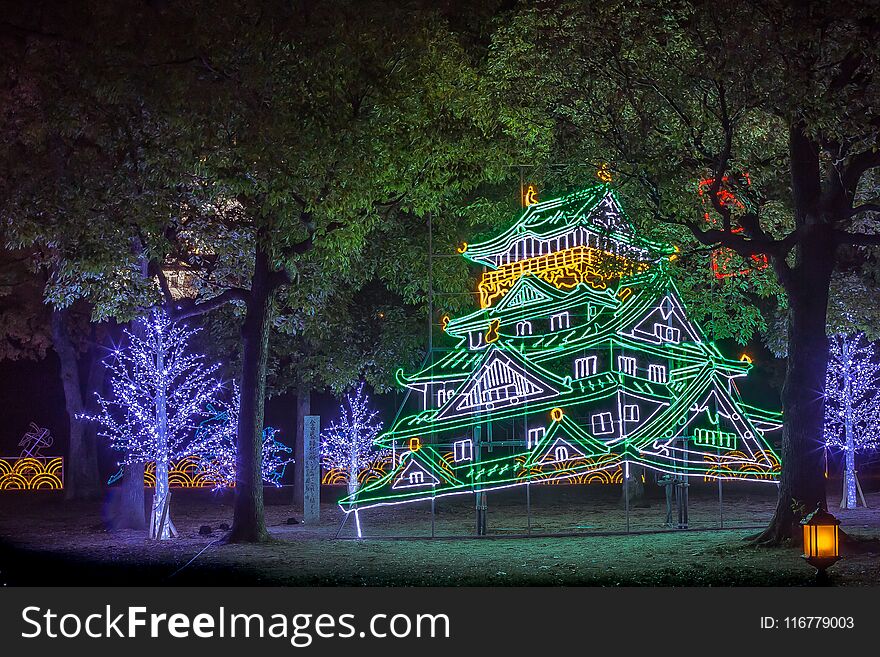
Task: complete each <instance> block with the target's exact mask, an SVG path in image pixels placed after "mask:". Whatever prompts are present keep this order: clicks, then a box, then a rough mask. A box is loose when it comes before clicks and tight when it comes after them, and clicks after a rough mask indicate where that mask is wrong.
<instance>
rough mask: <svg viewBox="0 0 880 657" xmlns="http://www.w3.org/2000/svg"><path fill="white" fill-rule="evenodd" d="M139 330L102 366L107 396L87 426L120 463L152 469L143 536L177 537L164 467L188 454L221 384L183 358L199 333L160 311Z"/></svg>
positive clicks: (200, 359)
mask: <svg viewBox="0 0 880 657" xmlns="http://www.w3.org/2000/svg"><path fill="white" fill-rule="evenodd" d="M142 328H143V330H142V331H138V332H132V331H126V332H125V333H126V335H127V336H128V340H129V345H128V347H127V348H125V349H117V350H115V351H114V352H113V353H112V354H111V355H110V357H109V358H107V359H105V361H104V364H105V366H106V367H107V368H108V369H109V370H110V374H111V377H110V390H111V394H110V396H109V397H108V398H107V399H105V398H103V397H100V396H99V397H98V403H99V405H100V408H101V412H100V414H99V415H96V416H88V419H90V420H93V421H95V422H98V423H99V425H100V429H99V435H100V436H104V437H106V438H108V439H109V440H110V441H111V444H112V446H113V447H114V448H115V449H118V450H120V451H122V452H124V453H125V458H124V459H123V460H122V462H121V463H122V464H125V465H130V464H133V463H145V462H149V461H154V462H155V463H156V487H155V492H154V494H153V511H152V514H151V517H150V528H149V536H150V538H151V539H157V540H165V539H168V538H171V537H173V536H177V529H176V528H175V527H174V523H173V522H172V521H171V514H170V509H169V503H170V491H169V488H168V470H169V464H170V462H171V461H172V460H173V459H177V458H181V457H183V456H186V455H187V454H188V453H189V450H190V441H191V440H192V438H193V435H194V434H195V432H196V430H197V429H198V427H199V422H200V421H201V420H202V419H203V418H204V417H205V416H206V415H207V413H206V411H205V409H206V407H207V406H208V405H209V404H216V403H217V399H216V397H217V395H218V393H219V392H220V388H221V384H220V381H219V380H217V379H216V378H215V377H214V373H215V372H216V370H217V367H218V366H217V365H206V364H205V358H204V356H201V355H196V354H191V353H189V342H190V338H192V336H193V335H195V334H196V333H197V332H198V330H190V329H188V328H187V327H185V326H183V325H182V324H176V323H174V322H173V321H172V320H171V319H170V318H169V317H168V315H167V314H165V313H164V312H162V311H159V310H154V311H153V312H152V313H151V314H150V316H149V317H148V318H146V319H145V320H143V322H142Z"/></svg>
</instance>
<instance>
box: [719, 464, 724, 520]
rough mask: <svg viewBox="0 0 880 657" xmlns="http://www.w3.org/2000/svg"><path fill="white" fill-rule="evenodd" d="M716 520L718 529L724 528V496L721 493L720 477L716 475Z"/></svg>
mask: <svg viewBox="0 0 880 657" xmlns="http://www.w3.org/2000/svg"><path fill="white" fill-rule="evenodd" d="M718 521H719V525H720V529H724V496H723V494H722V493H721V477H718Z"/></svg>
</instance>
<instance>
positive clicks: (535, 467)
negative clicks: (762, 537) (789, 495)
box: [339, 183, 782, 520]
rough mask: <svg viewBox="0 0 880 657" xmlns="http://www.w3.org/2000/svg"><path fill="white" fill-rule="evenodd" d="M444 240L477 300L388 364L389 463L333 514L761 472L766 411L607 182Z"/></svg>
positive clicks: (666, 257) (769, 478)
mask: <svg viewBox="0 0 880 657" xmlns="http://www.w3.org/2000/svg"><path fill="white" fill-rule="evenodd" d="M460 250H462V251H463V255H464V257H465V258H467V259H468V260H470V261H471V262H473V263H475V264H477V265H482V266H483V267H485V268H486V269H485V273H484V274H483V278H482V280H481V281H480V283H479V285H478V291H479V293H480V301H481V308H480V309H479V310H476V311H475V312H472V313H470V314H468V315H465V316H463V317H458V318H455V319H447V318H444V322H443V330H444V332H445V334H446V335H447V336H448V337H449V338H450V339H451V340H452V341H453V342H454V346H453V348H451V349H449V350H448V351H446V352H445V353H441V354H439V355H437V356H436V357H434V356H433V354H432V357H431V359H430V360H429V363H428V364H427V366H426V367H425V368H424V369H422V370H421V371H418V372H415V373H412V374H409V375H404V374H403V372H402V371H399V372H398V376H397V379H398V382H399V384H400V385H401V386H402V387H405V388H408V389H409V391H410V394H409V395H408V397H409V400H410V402H409V404H405V405H404V406H403V407H402V408H401V409H400V411H399V412H398V415H397V418H396V419H395V421H394V422H393V423H392V424H391V425H390V427H389V429H388V430H386V431H385V432H383V433H382V434H380V435H379V436H378V437H377V439H376V447H377V448H380V449H391V450H392V451H393V453H394V454H395V459H394V460H393V461H392V463H391V466H392V467H390V468H389V469H388V471H387V472H386V473H385V474H384V475H383V476H381V477H378V478H375V479H373V480H371V481H368V482H366V483H365V484H364V485H363V486H362V487H361V488H360V489H359V490H358V491H356V492H355V493H354V494H351V495H348V496H347V497H344V498H343V499H342V500H341V501H340V502H339V504H340V506H341V508H342V509H343V510H344V511H355V512H357V511H360V510H364V509H369V508H371V507H376V506H381V505H391V504H402V503H412V502H417V501H421V500H430V499H432V498H439V497H444V496H449V495H460V494H470V493H478V492H484V491H492V490H499V489H505V488H510V487H513V486H524V485H526V484H528V483H551V482H552V483H562V482H573V483H575V482H576V483H590V482H603V483H620V482H622V481H623V478H624V476H629V475H626V473H629V472H630V471H631V469H632V466H636V465H641V466H644V467H646V468H648V469H651V470H654V471H656V472H659V473H670V474H673V475H677V476H680V477H693V478H700V479H703V480H707V481H714V480H718V479H724V480H726V479H731V480H754V481H766V482H769V483H775V482H776V481H777V479H778V476H779V470H780V462H779V457H778V455H777V454H776V453H775V452H774V450H773V448H772V447H771V444H770V440H769V438H770V436H771V434H772V433H773V432H776V431H778V430H779V429H780V428H781V426H782V420H781V414H779V413H776V412H773V411H766V410H762V409H758V408H755V407H753V406H749V405H747V404H745V403H744V402H743V400H742V399H741V397H740V394H739V391H738V389H737V387H736V384H735V380H736V379H737V378H741V377H745V376H746V375H747V373H748V372H749V370H750V369H751V363H750V362H749V361H748V360H740V359H739V358H727V357H725V356H724V355H723V354H722V353H721V352H720V351H719V349H718V348H717V347H716V346H715V345H714V344H713V343H712V342H711V341H709V340H708V339H707V338H706V335H705V334H704V333H703V331H702V329H701V328H700V327H699V326H698V325H697V324H696V323H695V322H694V321H692V320H691V319H690V318H689V317H688V313H687V310H686V308H685V306H684V304H683V303H682V301H681V298H680V295H679V292H678V290H677V289H676V287H675V285H674V283H673V281H672V279H671V277H670V267H671V262H672V261H674V260H675V258H676V257H677V249H675V248H674V247H671V246H667V245H664V244H660V243H657V242H653V241H650V240H647V239H644V238H642V237H641V236H639V235H638V234H637V233H636V232H635V231H634V229H633V226H632V224H631V222H630V221H629V219H628V218H627V216H626V215H625V214H624V212H623V210H622V209H621V207H620V204H619V201H618V199H617V197H616V195H615V193H614V192H613V191H612V189H611V187H610V186H609V185H608V184H607V183H604V184H600V185H597V186H595V187H591V188H589V189H586V190H583V191H581V192H578V193H575V194H571V195H569V196H565V197H562V198H559V199H553V200H549V201H544V202H540V203H536V204H534V205H530V206H529V207H528V208H526V209H525V210H524V212H523V214H522V216H521V217H520V218H519V220H518V221H517V222H516V223H514V224H513V225H512V226H511V227H510V228H508V229H507V230H506V231H504V232H502V233H501V234H500V235H497V236H496V237H493V238H491V239H488V240H486V241H483V242H478V243H470V244H466V245H463V249H460ZM413 404H415V406H416V408H412V407H411V406H412V405H413ZM356 520H359V518H356Z"/></svg>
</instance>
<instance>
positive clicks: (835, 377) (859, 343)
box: [825, 333, 880, 509]
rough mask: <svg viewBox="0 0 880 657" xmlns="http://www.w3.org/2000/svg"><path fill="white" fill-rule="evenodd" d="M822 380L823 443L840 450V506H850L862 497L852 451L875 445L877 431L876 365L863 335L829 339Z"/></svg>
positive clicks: (879, 416)
mask: <svg viewBox="0 0 880 657" xmlns="http://www.w3.org/2000/svg"><path fill="white" fill-rule="evenodd" d="M829 345H830V349H829V356H830V358H829V361H828V372H827V375H826V383H825V444H826V445H827V446H829V447H834V448H838V449H840V450H842V451H843V453H844V456H845V459H846V466H845V468H844V476H843V496H842V498H841V500H840V508H841V509H854V508H856V506H857V505H858V498H857V495H858V497H861V500H862V505H864V506H867V504H865V496H864V494H862V488H861V486H860V485H859V480H858V476H857V474H856V467H855V456H856V452H861V451H867V450H870V449H874V448H876V447H877V446H878V440H877V431H878V430H880V395H878V385H880V364H878V363H877V362H876V361H875V359H874V348H873V346H872V345H871V344H870V343H868V342H867V341H866V340H865V339H864V335H862V334H855V335H845V334H842V333H839V334H837V335H835V336H833V337H832V338H831V339H830V340H829Z"/></svg>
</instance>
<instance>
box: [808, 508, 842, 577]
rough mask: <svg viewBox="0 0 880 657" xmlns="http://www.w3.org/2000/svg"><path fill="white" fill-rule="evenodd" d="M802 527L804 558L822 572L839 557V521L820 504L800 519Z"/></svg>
mask: <svg viewBox="0 0 880 657" xmlns="http://www.w3.org/2000/svg"><path fill="white" fill-rule="evenodd" d="M801 525H803V527H804V554H803V557H804V559H806V560H807V563H809V564H810V565H811V566H813V567H814V568H816V569H817V570H818V571H819V572H820V573H822V572H823V571H824V570H825V569H826V568H828V567H829V566H832V565H834V563H835V562H836V561H837V560H838V559H840V552H839V541H838V525H840V521H839V520H838V519H837V518H835V517H834V516H833V515H831V514H830V513H828V512H827V511H826V510H825V509H823V508H822V507H821V506H819V507H817V508H816V510H815V511H813V513H811V514H810V515H808V516H807V517H806V518H804V519H803V520H801Z"/></svg>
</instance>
